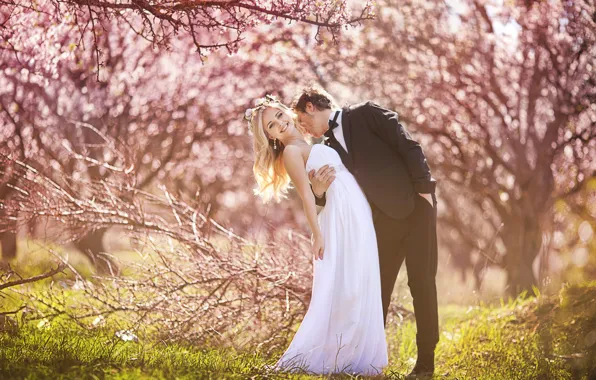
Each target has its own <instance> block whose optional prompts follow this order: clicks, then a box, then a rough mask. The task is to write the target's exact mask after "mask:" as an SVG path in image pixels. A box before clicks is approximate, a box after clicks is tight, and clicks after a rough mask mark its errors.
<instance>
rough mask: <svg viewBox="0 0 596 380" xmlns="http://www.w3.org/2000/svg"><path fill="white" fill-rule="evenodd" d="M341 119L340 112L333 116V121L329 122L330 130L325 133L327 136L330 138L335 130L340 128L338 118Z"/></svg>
mask: <svg viewBox="0 0 596 380" xmlns="http://www.w3.org/2000/svg"><path fill="white" fill-rule="evenodd" d="M338 117H339V111H335V116H333V120H329V129H328V130H327V132H325V136H327V137H330V136H331V135H332V134H333V133H332V132H331V131H333V130H334V129H335V128H337V127H339V123H338V122H337V118H338Z"/></svg>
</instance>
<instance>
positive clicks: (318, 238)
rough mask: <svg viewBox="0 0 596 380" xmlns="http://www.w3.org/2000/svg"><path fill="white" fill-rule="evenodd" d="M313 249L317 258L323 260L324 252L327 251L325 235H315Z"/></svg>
mask: <svg viewBox="0 0 596 380" xmlns="http://www.w3.org/2000/svg"><path fill="white" fill-rule="evenodd" d="M312 250H313V254H314V255H315V260H317V259H320V260H323V252H324V251H325V242H324V241H323V235H321V234H319V235H314V236H313V239H312Z"/></svg>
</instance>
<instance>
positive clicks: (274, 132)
mask: <svg viewBox="0 0 596 380" xmlns="http://www.w3.org/2000/svg"><path fill="white" fill-rule="evenodd" d="M263 129H264V130H265V135H266V136H267V137H269V138H270V139H271V140H274V139H277V140H279V141H282V142H284V141H287V139H288V138H289V137H290V136H292V135H296V134H299V133H300V131H298V130H297V129H296V127H295V125H294V119H293V118H292V116H291V115H290V114H289V113H288V112H287V111H286V110H283V109H280V108H276V107H267V108H266V109H265V110H264V111H263Z"/></svg>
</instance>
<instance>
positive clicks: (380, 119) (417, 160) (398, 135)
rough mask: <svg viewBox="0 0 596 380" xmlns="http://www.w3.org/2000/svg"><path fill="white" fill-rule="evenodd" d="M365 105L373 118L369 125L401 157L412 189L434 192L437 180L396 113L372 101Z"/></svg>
mask: <svg viewBox="0 0 596 380" xmlns="http://www.w3.org/2000/svg"><path fill="white" fill-rule="evenodd" d="M367 105H368V109H369V111H370V114H371V115H372V118H373V120H372V121H373V122H372V123H370V124H371V127H372V128H373V130H374V132H375V133H376V134H377V135H379V136H380V137H381V138H382V139H383V140H385V141H387V143H388V144H389V145H391V147H392V148H393V149H394V150H395V151H396V152H397V153H398V154H400V155H401V156H402V157H403V159H404V160H405V162H406V165H407V167H408V171H409V172H410V176H411V177H412V182H413V183H414V191H416V192H417V193H421V194H430V193H434V192H435V187H436V184H437V182H436V181H435V180H434V179H433V178H432V176H431V174H430V168H429V166H428V163H427V161H426V157H425V156H424V153H423V152H422V147H421V146H420V144H418V142H416V141H414V140H413V139H412V137H410V135H409V134H408V131H406V129H405V128H404V126H403V125H401V123H399V117H398V115H397V113H396V112H394V111H391V110H388V109H385V108H383V107H381V106H379V105H377V104H374V103H372V102H368V103H367Z"/></svg>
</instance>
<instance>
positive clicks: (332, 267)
mask: <svg viewBox="0 0 596 380" xmlns="http://www.w3.org/2000/svg"><path fill="white" fill-rule="evenodd" d="M326 164H329V165H332V166H334V167H335V169H336V176H335V180H334V181H333V183H332V184H331V186H329V189H328V190H327V194H326V198H327V202H326V205H325V208H324V209H323V210H322V211H321V212H320V213H319V215H318V220H319V226H320V228H321V232H322V233H323V237H324V242H325V251H324V254H323V260H315V261H314V279H313V287H312V298H311V301H310V306H309V308H308V311H307V312H306V315H305V316H304V320H303V321H302V324H301V325H300V327H299V329H298V331H297V332H296V335H295V336H294V339H293V340H292V343H291V344H290V346H289V347H288V349H287V351H286V352H285V353H284V354H283V356H282V357H281V359H280V360H279V361H278V362H277V364H276V368H277V369H281V370H285V371H291V372H293V371H299V370H304V371H307V372H311V373H316V374H329V373H334V372H345V373H351V374H363V375H376V374H379V373H381V372H382V369H383V367H385V366H386V365H387V343H386V341H385V330H384V326H383V307H382V303H381V279H380V274H379V257H378V253H377V252H378V251H377V239H376V235H375V229H374V226H373V219H372V212H371V209H370V205H369V204H368V201H367V200H366V197H365V195H364V193H363V192H362V190H361V188H360V186H359V185H358V183H357V182H356V179H355V178H354V176H352V174H351V173H350V172H349V171H348V170H347V169H346V167H345V166H344V165H342V162H341V158H340V157H339V154H338V153H337V152H336V151H335V150H333V149H332V148H330V147H328V146H326V145H322V144H317V145H313V147H312V149H311V151H310V155H309V157H308V159H307V162H306V171H307V172H309V171H310V170H312V169H314V170H317V169H319V168H320V167H321V166H323V165H326Z"/></svg>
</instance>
